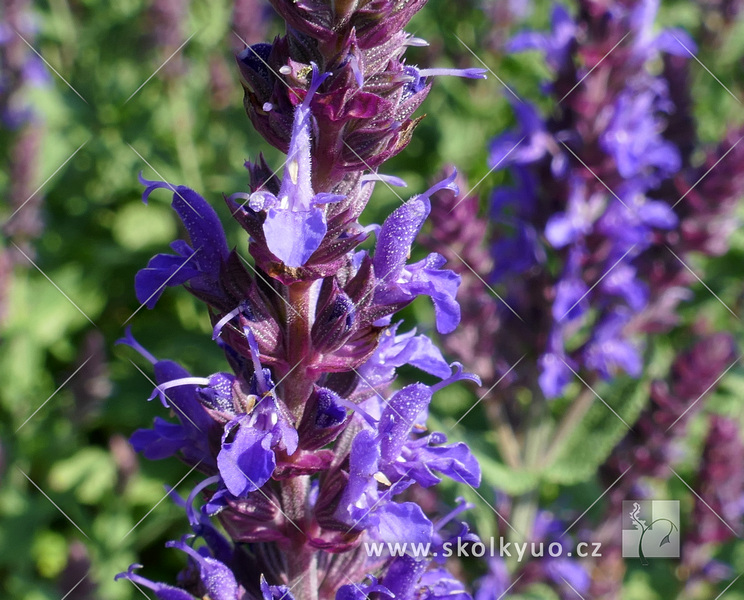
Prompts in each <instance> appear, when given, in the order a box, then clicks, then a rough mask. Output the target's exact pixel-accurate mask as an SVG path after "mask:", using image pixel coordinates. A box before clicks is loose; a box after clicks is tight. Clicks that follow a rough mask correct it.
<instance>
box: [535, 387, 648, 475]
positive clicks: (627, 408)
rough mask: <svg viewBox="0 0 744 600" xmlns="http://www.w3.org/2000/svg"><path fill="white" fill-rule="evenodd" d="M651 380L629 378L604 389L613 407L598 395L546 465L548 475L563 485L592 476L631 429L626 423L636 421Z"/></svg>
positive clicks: (644, 402)
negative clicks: (561, 447)
mask: <svg viewBox="0 0 744 600" xmlns="http://www.w3.org/2000/svg"><path fill="white" fill-rule="evenodd" d="M649 383H650V382H649V379H648V378H644V379H642V380H639V381H635V380H632V379H629V378H626V379H625V380H624V381H621V382H618V383H616V384H614V385H613V386H612V388H611V389H608V390H607V391H606V392H605V391H603V392H602V398H603V400H604V401H605V402H606V403H607V404H608V405H609V407H611V408H612V409H610V408H609V407H608V406H606V405H605V404H604V402H602V400H600V399H599V398H596V397H595V398H594V403H593V404H592V406H591V408H590V409H589V411H588V412H587V414H586V415H585V416H584V418H583V419H582V420H581V422H580V423H579V424H578V425H577V427H576V429H574V431H573V433H572V434H571V436H570V437H569V439H568V440H567V442H566V443H565V445H564V446H563V449H562V450H561V451H560V452H559V454H558V456H557V457H556V460H555V461H554V462H553V464H552V465H550V466H549V467H548V468H547V469H545V472H544V477H545V479H546V480H547V481H550V482H553V483H560V484H564V485H571V484H575V483H579V482H582V481H585V480H587V479H589V478H590V477H591V476H592V475H593V474H594V473H595V472H596V470H597V468H598V467H599V465H601V464H602V463H603V462H604V461H605V460H606V459H607V457H608V456H609V455H610V452H612V449H613V448H614V447H615V445H616V444H617V443H618V442H619V441H620V440H621V439H622V438H623V437H624V436H625V434H626V433H628V427H627V426H626V424H627V425H629V426H632V424H633V423H635V421H636V419H637V418H638V416H639V415H640V413H641V411H642V410H643V407H644V406H645V405H646V401H647V400H648V397H649ZM613 411H614V413H613ZM615 413H617V414H615Z"/></svg>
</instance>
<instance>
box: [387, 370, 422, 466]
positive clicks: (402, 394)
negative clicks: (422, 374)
mask: <svg viewBox="0 0 744 600" xmlns="http://www.w3.org/2000/svg"><path fill="white" fill-rule="evenodd" d="M431 395H432V392H431V388H430V387H429V386H427V385H424V384H423V383H413V384H411V385H408V386H406V387H404V388H403V389H402V390H399V391H398V392H396V393H395V395H393V397H392V398H390V400H389V401H388V402H387V404H386V405H385V409H384V410H383V411H382V415H381V416H380V434H381V437H382V440H381V442H380V452H381V456H382V460H383V461H384V462H385V463H388V464H389V463H393V462H394V461H396V460H397V459H398V457H399V456H400V454H401V451H402V449H403V446H404V444H405V443H406V442H407V441H408V438H409V435H410V433H411V430H412V429H413V425H414V424H415V423H416V421H417V419H418V417H419V415H420V414H421V413H422V412H423V411H425V410H426V409H427V407H428V406H429V402H430V401H431Z"/></svg>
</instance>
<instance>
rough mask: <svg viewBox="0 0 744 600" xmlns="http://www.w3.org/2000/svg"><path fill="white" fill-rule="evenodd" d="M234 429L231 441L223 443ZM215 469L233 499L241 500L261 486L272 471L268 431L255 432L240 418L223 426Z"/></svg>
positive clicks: (272, 464) (273, 457) (273, 458)
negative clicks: (217, 469)
mask: <svg viewBox="0 0 744 600" xmlns="http://www.w3.org/2000/svg"><path fill="white" fill-rule="evenodd" d="M234 429H237V431H236V432H235V437H234V439H233V441H232V442H226V441H225V440H226V439H227V437H228V436H229V435H230V434H231V433H232V431H233V430H234ZM217 467H218V468H219V470H220V475H221V476H222V480H223V481H224V482H225V486H226V487H227V489H228V491H229V492H230V493H231V494H232V495H233V496H235V497H236V498H241V497H245V496H246V495H247V494H248V493H250V492H254V491H256V490H257V489H258V488H260V487H261V486H263V484H265V483H266V482H267V481H268V480H269V479H270V478H271V475H272V474H273V473H274V469H276V457H275V456H274V452H273V451H272V450H271V432H270V431H263V430H259V429H255V428H254V427H251V426H250V425H248V424H245V421H244V420H243V419H241V418H238V419H235V420H233V421H231V422H230V423H228V424H227V425H226V426H225V433H224V435H223V437H222V449H221V450H220V452H219V454H218V455H217Z"/></svg>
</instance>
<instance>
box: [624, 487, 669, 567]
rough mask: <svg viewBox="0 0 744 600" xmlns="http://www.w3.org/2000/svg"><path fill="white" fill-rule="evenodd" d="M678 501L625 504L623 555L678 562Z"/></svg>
mask: <svg viewBox="0 0 744 600" xmlns="http://www.w3.org/2000/svg"><path fill="white" fill-rule="evenodd" d="M679 538H680V534H679V501H678V500H624V501H623V539H622V554H623V556H624V557H625V558H640V560H641V563H642V564H643V565H648V559H649V558H679Z"/></svg>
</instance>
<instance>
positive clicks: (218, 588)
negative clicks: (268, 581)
mask: <svg viewBox="0 0 744 600" xmlns="http://www.w3.org/2000/svg"><path fill="white" fill-rule="evenodd" d="M166 546H167V547H169V548H178V549H179V550H181V551H183V552H185V553H186V554H188V555H189V556H190V557H191V558H192V559H193V560H194V562H195V563H196V565H197V566H198V568H199V579H201V582H202V585H203V586H204V588H205V590H206V592H207V594H206V596H208V597H209V598H210V599H211V600H238V599H239V598H240V588H239V586H238V582H237V581H236V580H235V575H233V572H232V571H231V570H230V569H229V568H228V566H227V565H225V564H223V563H222V562H220V561H219V560H217V559H215V558H212V557H211V556H204V555H202V554H200V553H199V552H197V551H196V550H194V549H193V548H191V547H190V546H187V545H186V544H185V543H183V542H168V543H167V544H166Z"/></svg>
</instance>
